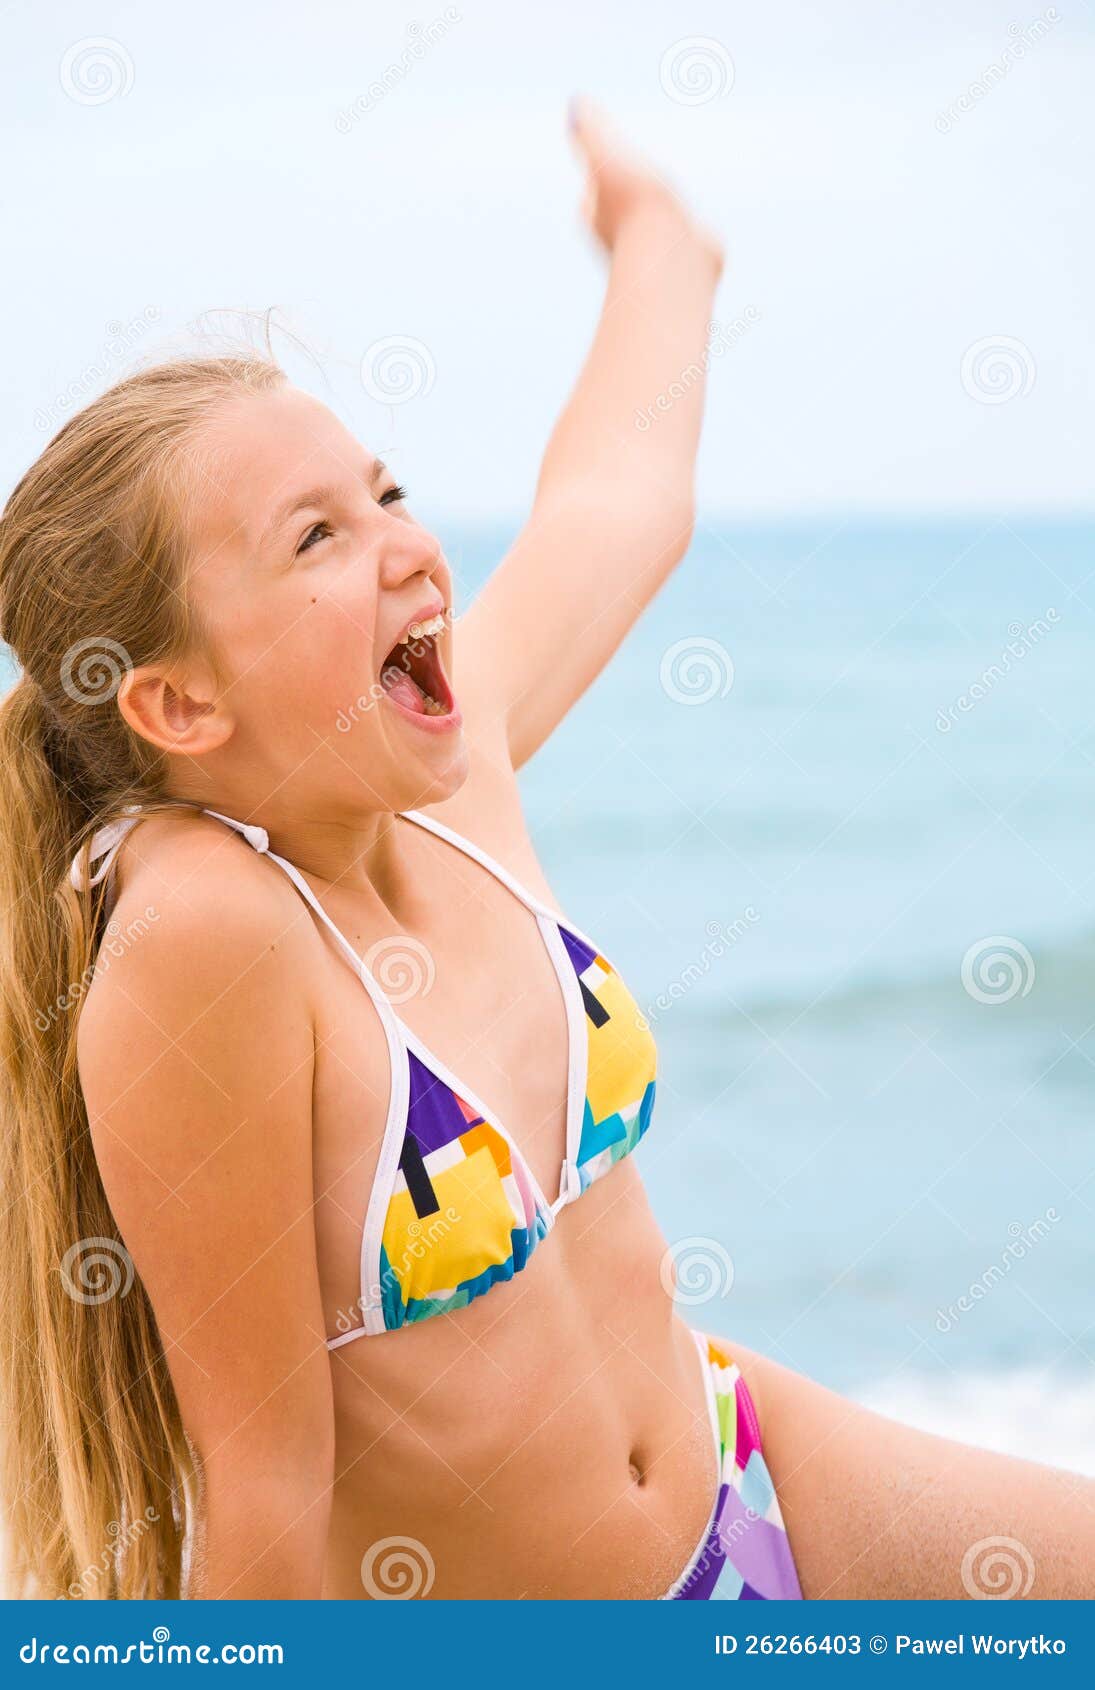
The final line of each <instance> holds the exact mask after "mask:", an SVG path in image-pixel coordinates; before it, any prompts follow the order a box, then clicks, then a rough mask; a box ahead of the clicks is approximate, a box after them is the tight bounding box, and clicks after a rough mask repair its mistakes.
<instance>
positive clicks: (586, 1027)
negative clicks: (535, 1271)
mask: <svg viewBox="0 0 1095 1690" xmlns="http://www.w3.org/2000/svg"><path fill="white" fill-rule="evenodd" d="M398 813H399V814H400V815H401V816H402V817H403V818H404V819H405V820H407V821H410V822H414V823H415V824H416V825H417V826H418V827H422V828H425V829H426V830H427V832H429V833H434V834H436V835H437V837H438V838H439V839H444V840H447V841H448V843H449V844H450V845H454V846H455V847H456V848H457V850H459V851H463V852H464V854H465V855H466V856H468V857H471V858H473V859H474V860H475V861H476V862H477V863H480V864H482V866H483V867H484V868H485V869H487V870H488V871H489V872H490V873H491V874H493V875H494V876H495V878H496V879H497V880H500V881H501V882H502V884H503V886H506V887H508V888H509V890H510V891H511V892H512V893H513V894H514V895H515V896H516V897H517V898H519V899H520V900H521V902H522V903H523V904H524V905H525V906H526V908H527V909H529V910H531V912H532V913H533V915H534V916H535V917H536V924H537V926H538V927H539V929H540V932H541V934H542V936H543V940H544V944H545V946H546V948H547V952H548V955H549V957H550V958H551V962H552V965H553V967H554V969H555V973H556V976H557V978H558V980H559V985H560V987H561V989H562V993H563V1001H564V1003H565V1005H566V1020H567V1030H568V1040H569V1062H568V1086H567V1111H566V1117H567V1126H566V1156H565V1158H564V1160H563V1165H562V1170H561V1172H560V1177H559V1194H558V1196H557V1197H556V1198H555V1200H554V1202H551V1201H549V1199H548V1198H547V1197H546V1196H545V1195H544V1193H543V1191H542V1190H541V1188H540V1186H539V1185H538V1183H537V1181H536V1178H535V1176H534V1175H533V1172H532V1170H531V1168H530V1167H529V1165H528V1163H527V1162H526V1161H525V1158H524V1157H523V1155H522V1154H521V1151H520V1149H519V1148H518V1146H517V1144H516V1143H515V1142H514V1140H513V1138H512V1137H511V1136H510V1134H509V1133H508V1132H507V1130H506V1128H505V1126H504V1124H503V1122H502V1121H501V1119H500V1117H499V1116H498V1115H497V1113H495V1111H493V1110H492V1109H491V1108H490V1107H489V1106H488V1105H487V1104H486V1103H484V1102H483V1100H482V1099H481V1098H479V1097H477V1096H476V1094H475V1093H474V1092H473V1091H472V1090H471V1088H470V1087H468V1086H466V1085H464V1084H463V1083H462V1082H461V1081H460V1080H458V1079H457V1078H456V1076H455V1075H454V1074H452V1073H451V1072H450V1071H449V1069H448V1068H446V1066H445V1064H444V1063H443V1062H440V1061H439V1060H438V1058H437V1057H436V1056H434V1055H432V1053H431V1052H430V1051H429V1050H427V1049H426V1047H425V1046H424V1045H423V1044H422V1042H421V1040H420V1039H418V1038H417V1037H416V1035H415V1034H414V1033H412V1032H411V1030H410V1028H409V1027H408V1026H407V1025H406V1024H405V1023H404V1022H403V1021H402V1020H401V1019H400V1017H399V1016H398V1015H397V1014H396V1013H395V1010H394V1008H393V1007H392V1004H391V1002H390V1001H389V999H388V998H387V997H386V995H385V993H384V991H383V990H382V988H381V987H380V985H379V983H378V981H377V980H376V978H375V976H374V975H373V974H372V973H371V972H370V970H369V968H368V967H367V966H366V964H365V962H364V961H363V960H362V958H361V957H360V956H358V954H357V952H356V951H355V950H354V948H353V946H352V945H351V944H350V943H349V941H348V940H347V939H346V938H345V937H344V935H343V934H342V933H341V932H340V931H339V929H338V928H337V927H336V926H335V924H334V922H333V921H332V920H331V918H330V916H329V915H327V913H326V911H325V910H324V909H323V907H322V905H321V904H320V902H319V899H318V898H317V897H316V895H315V893H314V892H313V891H312V888H311V887H310V886H309V885H308V882H307V881H306V880H305V879H304V876H303V875H302V874H301V873H300V871H299V869H297V868H295V867H294V866H293V864H292V863H290V862H287V861H286V859H285V858H284V857H279V856H278V855H277V854H276V852H274V851H271V850H270V841H269V838H268V836H267V834H266V830H265V829H264V828H261V827H255V826H251V825H249V824H246V823H244V822H239V821H235V820H234V819H233V818H232V817H231V816H223V815H221V814H220V813H219V812H218V811H216V810H207V811H206V814H207V815H210V816H213V817H215V819H216V820H217V821H221V822H224V823H226V824H227V826H229V827H231V828H234V829H235V831H236V832H237V833H239V834H242V836H243V838H244V839H246V840H247V842H248V844H249V845H251V846H252V847H253V848H254V849H255V850H256V851H258V852H261V853H262V854H263V855H265V856H268V857H269V858H270V861H271V862H274V863H277V865H278V867H279V868H280V869H282V870H283V871H284V872H285V874H286V875H288V877H289V879H290V880H291V881H292V883H293V885H294V886H295V887H296V889H297V891H298V892H299V893H300V895H301V897H302V898H303V899H304V900H305V902H306V903H307V904H308V905H309V907H310V908H311V909H312V910H313V912H314V913H315V915H316V917H317V918H318V920H319V921H320V922H322V924H323V926H324V927H326V929H327V930H328V932H329V933H330V934H331V936H332V938H333V939H334V940H335V942H336V944H337V945H338V947H339V949H340V950H341V952H342V954H343V955H344V956H345V958H346V960H347V962H348V963H349V964H350V967H351V968H352V969H353V971H354V973H355V974H356V975H357V977H358V979H359V980H360V981H361V984H362V985H363V986H364V987H365V990H366V991H367V992H368V994H369V996H370V998H371V999H372V1001H373V1004H374V1005H375V1007H376V1010H377V1013H378V1015H379V1016H380V1020H381V1023H382V1025H383V1028H384V1032H385V1035H386V1037H387V1043H388V1054H389V1059H390V1063H391V1096H390V1101H389V1104H388V1116H387V1121H386V1123H385V1127H384V1136H383V1139H382V1141H381V1147H380V1157H379V1161H378V1163H377V1169H376V1174H375V1176H374V1179H373V1187H372V1193H371V1195H370V1198H369V1203H368V1208H367V1210H366V1214H365V1223H364V1228H363V1232H362V1239H361V1299H360V1304H359V1307H360V1312H361V1317H362V1320H361V1325H353V1324H351V1322H350V1321H349V1320H348V1319H347V1318H346V1317H345V1316H341V1317H340V1319H339V1322H338V1324H339V1326H340V1328H341V1330H340V1331H339V1333H338V1334H337V1336H335V1337H333V1338H328V1339H327V1345H328V1348H329V1349H337V1348H338V1347H339V1345H341V1344H348V1343H350V1342H351V1341H352V1340H353V1339H354V1338H361V1337H365V1336H368V1335H373V1334H376V1333H379V1332H391V1331H394V1330H395V1329H396V1328H397V1327H400V1326H403V1325H406V1324H407V1323H408V1322H411V1321H419V1320H428V1319H429V1317H430V1316H431V1315H434V1314H448V1313H450V1312H452V1311H453V1310H455V1309H462V1308H464V1307H466V1305H467V1304H468V1303H470V1302H471V1301H472V1299H473V1298H475V1297H481V1296H482V1295H483V1294H484V1292H487V1291H489V1290H491V1289H492V1288H493V1287H494V1286H495V1285H497V1284H500V1283H501V1282H503V1281H505V1280H508V1279H512V1278H513V1276H514V1274H515V1273H519V1272H520V1271H521V1269H522V1268H523V1267H524V1266H525V1264H526V1263H527V1261H528V1259H529V1257H530V1256H531V1255H532V1253H533V1251H534V1250H535V1248H536V1246H537V1244H538V1243H539V1242H540V1241H541V1239H543V1238H545V1237H546V1236H547V1234H548V1233H549V1232H550V1231H551V1228H552V1227H553V1225H554V1224H555V1219H556V1217H557V1215H558V1214H559V1213H560V1211H561V1210H562V1209H564V1208H566V1206H567V1204H569V1203H573V1202H574V1201H575V1200H576V1199H577V1198H578V1197H580V1196H581V1194H582V1192H583V1191H585V1190H586V1188H587V1187H588V1186H590V1185H592V1184H593V1182H594V1180H597V1179H599V1178H600V1177H601V1175H602V1174H605V1173H607V1172H608V1170H609V1168H611V1167H612V1166H613V1165H614V1164H615V1163H616V1162H619V1161H621V1160H622V1159H623V1157H625V1156H627V1155H629V1154H630V1152H631V1151H632V1150H633V1149H634V1148H635V1146H636V1145H637V1144H638V1142H639V1140H640V1138H642V1136H643V1134H644V1133H645V1131H646V1129H647V1127H648V1126H649V1124H650V1116H651V1111H652V1109H653V1106H654V1089H655V1074H656V1068H657V1057H656V1049H655V1045H654V1040H653V1037H652V1036H651V1033H650V1029H649V1026H648V1024H647V1023H646V1021H645V1020H644V1019H643V1017H642V1015H641V1013H640V1011H639V1008H638V1005H637V1004H636V1002H635V1000H634V998H633V997H632V996H631V994H630V992H629V991H628V990H627V988H626V986H625V985H624V984H623V981H622V980H621V979H620V976H619V975H618V974H617V973H616V970H615V969H614V968H613V967H612V965H611V963H609V962H608V961H607V960H606V959H605V958H604V957H603V956H602V955H601V954H600V952H599V951H598V949H597V947H596V945H594V944H593V942H592V940H590V939H588V938H586V936H585V934H583V933H580V932H579V931H578V929H577V928H576V927H574V926H573V925H572V924H571V923H570V922H568V921H564V920H563V919H562V917H560V916H558V915H556V914H555V913H554V911H552V910H551V909H549V908H548V906H547V905H546V904H544V903H542V902H541V901H540V900H539V899H538V898H536V897H534V896H533V895H532V893H531V892H528V891H527V890H526V889H525V888H524V887H523V886H522V885H521V884H520V882H519V881H518V880H516V879H515V878H514V876H513V875H511V874H510V873H509V872H508V871H507V870H506V869H504V868H503V867H502V866H501V865H500V864H499V863H496V862H495V861H494V859H493V858H492V857H490V856H488V855H487V853H486V852H485V851H482V850H480V849H479V847H478V846H477V845H473V844H472V843H471V841H470V840H467V839H464V838H463V837H462V836H461V835H460V834H458V833H455V832H454V831H453V830H452V829H451V828H449V827H446V826H445V825H444V824H443V823H442V822H439V821H435V820H434V819H433V818H432V817H430V816H425V815H422V814H421V812H419V811H417V810H403V811H400V812H398ZM140 819H141V817H140V815H139V814H138V813H134V812H132V811H131V812H128V813H127V814H126V815H125V816H122V817H120V818H119V819H118V820H117V821H115V822H111V823H109V824H108V825H107V826H106V827H104V828H100V830H99V832H98V833H96V834H95V836H94V837H93V839H92V841H91V845H90V847H89V850H88V858H87V860H88V862H96V861H98V860H99V859H105V860H103V861H102V862H101V865H100V867H99V868H98V870H97V871H96V873H95V874H93V875H87V874H85V869H84V857H83V853H81V854H80V856H79V857H77V859H76V861H75V862H74V863H73V865H72V882H73V885H74V886H76V887H77V888H78V889H83V888H86V887H89V886H94V885H97V884H98V882H99V881H100V880H102V879H103V878H104V876H105V875H106V874H107V873H108V872H109V870H110V867H111V864H112V863H113V860H114V857H115V854H116V853H117V851H118V849H119V847H120V846H121V844H122V842H123V840H124V839H125V837H126V835H127V834H128V833H129V831H130V829H131V828H132V827H134V826H136V824H137V822H138V821H140Z"/></svg>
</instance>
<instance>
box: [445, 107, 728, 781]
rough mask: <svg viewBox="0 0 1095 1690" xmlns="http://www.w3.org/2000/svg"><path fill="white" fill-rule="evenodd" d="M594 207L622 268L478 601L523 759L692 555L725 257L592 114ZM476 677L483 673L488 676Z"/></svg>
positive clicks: (593, 217)
mask: <svg viewBox="0 0 1095 1690" xmlns="http://www.w3.org/2000/svg"><path fill="white" fill-rule="evenodd" d="M573 130H574V136H575V140H576V143H577V145H578V148H579V152H580V154H581V156H582V157H583V159H584V162H585V165H586V169H587V172H588V179H587V185H586V199H585V214H586V217H587V220H588V221H589V223H590V225H591V227H592V229H593V231H594V233H595V234H596V236H597V238H598V240H599V241H600V243H601V245H602V247H603V248H604V250H605V251H606V252H607V253H608V255H609V257H610V260H611V266H610V270H609V278H608V288H607V292H606V295H605V301H604V306H603V309H602V311H601V318H600V322H599V324H598V326H597V332H596V335H595V337H594V340H593V345H592V347H591V348H590V351H589V355H588V357H587V358H586V361H585V365H584V367H583V369H582V371H581V374H580V376H579V378H578V382H577V385H576V387H575V389H574V391H573V393H572V395H571V397H570V400H569V402H568V404H567V406H566V408H565V410H564V411H563V413H562V415H561V416H560V418H559V421H558V423H557V424H556V426H555V429H554V432H553V433H552V436H551V439H550V441H549V442H548V447H547V451H546V452H545V454H544V460H543V465H542V468H541V471H540V478H539V482H538V485H537V489H536V497H535V500H534V503H533V508H532V513H531V516H530V519H529V521H528V523H527V525H526V527H525V528H524V529H523V530H522V532H521V534H520V536H519V538H518V539H517V541H516V543H515V545H514V546H513V549H512V550H511V551H510V553H509V554H508V555H507V557H506V558H505V559H504V561H503V562H502V564H501V565H500V566H499V568H498V570H497V571H496V573H495V574H494V576H493V577H492V578H491V580H490V582H489V583H488V585H487V587H486V588H485V589H484V591H483V593H482V595H481V596H480V598H479V599H478V600H477V602H476V604H475V605H474V606H473V608H472V610H471V611H470V612H469V614H468V617H467V619H466V623H465V626H464V629H463V630H462V636H461V645H462V647H463V651H462V653H461V672H460V676H459V677H458V679H459V680H460V684H461V685H462V686H463V685H464V679H463V677H464V676H465V675H467V676H469V677H474V676H476V675H484V676H485V675H489V678H490V701H491V705H492V707H493V708H494V709H495V710H498V709H501V710H502V711H503V712H504V713H505V716H506V723H507V740H508V746H509V753H510V757H511V759H512V762H513V766H514V768H517V767H519V766H520V764H521V763H523V762H525V761H526V759H527V758H529V757H530V756H531V755H532V753H533V752H534V751H535V750H536V749H537V747H538V746H539V745H541V744H542V743H543V741H544V740H545V739H546V738H547V736H548V735H549V734H550V732H551V730H552V729H553V728H554V727H555V726H556V724H557V723H558V722H559V721H560V720H561V719H562V717H563V716H564V715H565V714H566V712H567V710H568V709H569V708H570V706H571V705H572V704H573V703H574V702H575V700H576V699H577V698H579V697H580V696H581V694H582V693H583V692H584V691H585V689H586V687H587V686H588V685H589V684H590V682H591V681H593V680H594V679H595V677H596V676H597V674H598V673H599V671H600V670H601V669H602V668H603V667H604V665H605V663H606V662H607V661H608V659H609V658H610V657H611V655H612V653H613V652H614V651H615V649H616V647H617V646H618V645H619V643H620V641H621V639H622V638H623V636H624V634H625V633H626V632H627V630H628V628H629V627H630V626H631V624H632V623H633V622H634V621H635V619H636V617H637V616H638V615H639V613H640V611H641V610H642V609H643V608H644V606H645V605H646V604H647V603H648V601H649V600H650V598H651V597H652V596H653V594H654V593H655V591H656V590H657V588H658V587H659V586H660V585H661V583H662V582H663V581H664V580H665V578H666V576H667V575H668V574H669V572H670V570H671V569H672V568H673V566H674V565H675V564H676V563H677V562H679V560H680V559H681V557H682V556H683V555H684V553H685V551H686V549H687V547H688V543H689V540H690V538H691V534H692V522H693V486H692V483H693V471H694V465H695V457H696V448H697V445H698V442H699V434H700V423H701V419H702V414H703V399H704V372H705V367H706V357H705V348H706V343H707V333H708V324H709V321H710V316H711V304H712V298H713V295H714V290H715V286H716V283H717V282H718V278H719V275H720V273H721V268H722V259H721V253H720V250H719V248H718V246H717V244H716V243H715V242H714V241H713V240H712V238H711V237H710V235H708V234H707V233H706V232H705V231H703V230H701V229H700V228H699V227H698V226H697V225H696V224H695V223H693V222H692V220H691V219H690V217H689V216H688V214H687V212H686V211H685V210H684V208H683V206H682V205H681V204H680V202H679V201H678V200H677V199H676V197H675V195H674V194H673V193H672V192H671V191H670V190H669V189H668V188H667V187H666V186H665V185H664V184H663V183H662V182H661V181H660V180H659V179H658V178H657V177H656V176H655V175H654V174H653V173H652V172H651V171H649V170H647V169H646V168H644V167H643V166H641V165H639V164H637V163H635V162H634V161H633V160H631V159H629V158H627V157H626V156H625V155H624V154H622V153H621V152H620V151H619V150H618V149H617V148H616V147H615V146H614V144H613V143H612V142H611V141H610V139H609V138H608V136H607V134H606V132H605V130H604V129H603V127H602V126H601V125H600V124H599V123H598V122H597V121H596V120H595V119H594V118H593V117H592V116H591V115H589V114H588V113H587V112H584V111H579V112H578V113H577V114H576V115H575V117H574V120H573ZM473 684H474V683H473Z"/></svg>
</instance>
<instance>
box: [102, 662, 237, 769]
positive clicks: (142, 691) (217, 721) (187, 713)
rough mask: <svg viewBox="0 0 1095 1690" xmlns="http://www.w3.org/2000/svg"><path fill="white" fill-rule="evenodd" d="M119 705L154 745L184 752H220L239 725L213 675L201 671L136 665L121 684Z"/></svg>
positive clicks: (188, 754)
mask: <svg viewBox="0 0 1095 1690" xmlns="http://www.w3.org/2000/svg"><path fill="white" fill-rule="evenodd" d="M118 709H119V710H120V711H121V713H122V715H123V716H124V717H125V720H126V721H127V722H128V723H129V726H130V727H131V728H132V729H133V731H134V733H138V734H140V736H141V738H142V739H146V740H147V741H148V742H149V744H150V745H155V746H156V747H158V749H159V750H160V751H167V752H174V753H176V754H177V755H181V756H184V757H206V756H208V755H209V753H210V752H211V751H219V750H220V748H221V746H222V745H226V744H227V743H228V741H229V740H230V739H231V737H232V735H233V733H234V732H235V730H236V724H235V720H234V718H233V716H232V714H231V712H230V711H229V710H228V709H227V708H226V707H225V705H224V703H223V701H222V700H221V699H219V698H218V696H217V689H216V687H215V685H214V683H213V678H212V676H211V675H209V674H203V673H201V672H200V671H187V672H183V671H165V670H162V669H154V668H152V667H144V668H138V669H131V670H130V671H129V672H128V673H127V674H126V675H125V676H124V677H123V679H122V684H121V686H120V687H119V688H118Z"/></svg>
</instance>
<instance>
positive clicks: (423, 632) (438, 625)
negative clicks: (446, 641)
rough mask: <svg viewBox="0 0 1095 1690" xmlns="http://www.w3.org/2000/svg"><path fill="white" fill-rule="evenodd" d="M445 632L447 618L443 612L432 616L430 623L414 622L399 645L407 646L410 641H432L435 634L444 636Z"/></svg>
mask: <svg viewBox="0 0 1095 1690" xmlns="http://www.w3.org/2000/svg"><path fill="white" fill-rule="evenodd" d="M444 631H445V617H444V614H443V613H442V612H438V614H437V615H436V616H431V617H430V620H429V621H428V622H412V623H411V625H410V627H409V628H408V629H407V632H406V633H405V634H404V635H403V638H402V639H401V640H400V642H399V643H400V645H406V644H407V641H408V640H425V639H432V638H433V636H434V634H442V633H444Z"/></svg>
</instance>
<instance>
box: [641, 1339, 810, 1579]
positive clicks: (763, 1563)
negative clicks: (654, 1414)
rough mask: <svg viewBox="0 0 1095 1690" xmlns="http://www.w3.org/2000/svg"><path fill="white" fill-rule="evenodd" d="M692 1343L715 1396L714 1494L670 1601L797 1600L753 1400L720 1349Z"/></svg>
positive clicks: (792, 1566)
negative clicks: (701, 1538)
mask: <svg viewBox="0 0 1095 1690" xmlns="http://www.w3.org/2000/svg"><path fill="white" fill-rule="evenodd" d="M696 1336H697V1340H698V1341H699V1342H700V1344H701V1346H702V1349H703V1352H704V1354H705V1359H706V1364H707V1367H708V1369H709V1372H710V1380H711V1385H712V1388H713V1390H714V1395H715V1410H716V1416H717V1421H718V1436H717V1443H716V1447H717V1450H718V1457H719V1488H718V1493H717V1495H716V1498H715V1507H714V1511H713V1516H712V1520H711V1525H710V1528H709V1530H708V1534H707V1540H706V1542H705V1543H704V1545H703V1547H702V1549H701V1550H700V1552H699V1554H698V1555H697V1556H696V1559H695V1560H694V1561H693V1563H692V1565H691V1566H690V1567H689V1569H688V1571H687V1572H686V1573H685V1574H684V1575H683V1577H681V1578H680V1579H678V1580H677V1583H676V1584H675V1585H674V1586H673V1589H672V1590H670V1591H669V1592H668V1595H669V1597H670V1598H671V1599H673V1600H675V1601H684V1602H705V1601H709V1600H711V1599H716V1600H718V1601H724V1602H745V1601H780V1600H783V1601H786V1600H791V1599H793V1600H801V1598H802V1591H801V1589H800V1588H799V1582H798V1574H797V1572H796V1571H795V1563H794V1558H793V1557H792V1555H791V1546H790V1544H789V1543H788V1541H787V1532H786V1528H785V1527H784V1524H783V1515H782V1514H781V1512H780V1506H779V1501H778V1499H777V1497H776V1491H775V1486H774V1485H773V1484H772V1479H771V1476H770V1474H769V1472H768V1468H767V1466H766V1465H765V1460H764V1456H763V1454H762V1453H761V1444H760V1427H759V1426H758V1425H757V1414H756V1409H755V1408H754V1407H753V1399H752V1397H751V1396H750V1395H749V1390H748V1387H747V1386H746V1383H745V1380H744V1379H743V1378H742V1376H741V1373H740V1371H739V1369H738V1367H737V1365H736V1363H735V1362H734V1361H733V1360H732V1359H731V1357H730V1356H729V1355H728V1354H727V1352H726V1350H725V1349H724V1348H723V1346H722V1344H720V1343H719V1341H718V1340H717V1339H715V1338H700V1336H699V1334H697V1335H696Z"/></svg>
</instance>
